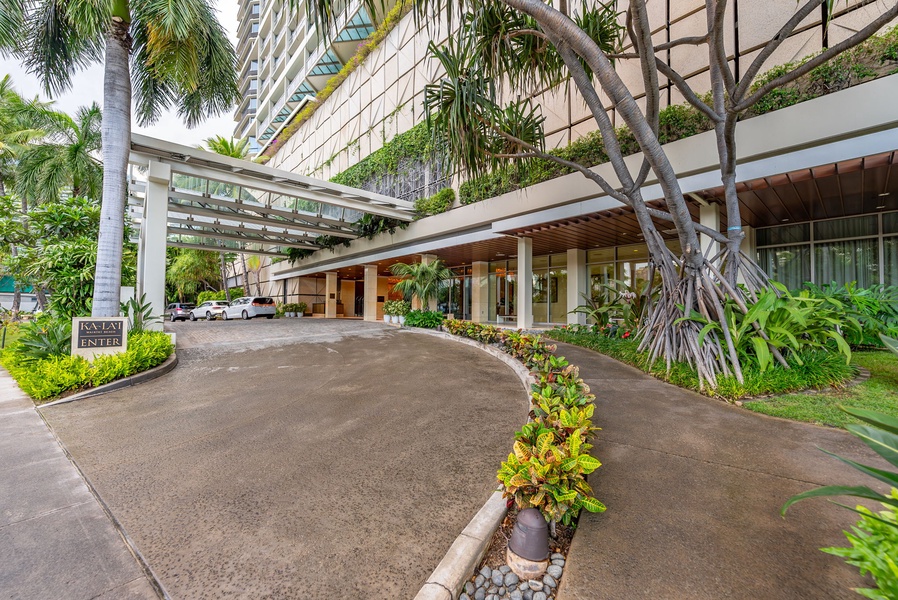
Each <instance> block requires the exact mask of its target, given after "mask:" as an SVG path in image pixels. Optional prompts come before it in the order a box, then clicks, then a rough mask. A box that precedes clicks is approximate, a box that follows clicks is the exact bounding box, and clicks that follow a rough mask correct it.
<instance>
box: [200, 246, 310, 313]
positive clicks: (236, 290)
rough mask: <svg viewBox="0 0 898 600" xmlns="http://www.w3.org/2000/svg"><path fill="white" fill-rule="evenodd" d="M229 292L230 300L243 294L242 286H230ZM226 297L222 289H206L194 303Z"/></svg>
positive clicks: (225, 298)
mask: <svg viewBox="0 0 898 600" xmlns="http://www.w3.org/2000/svg"><path fill="white" fill-rule="evenodd" d="M292 249H293V248H291V250H292ZM230 292H231V300H233V299H234V298H240V297H242V296H243V288H242V287H232V288H231V289H230ZM227 299H228V297H227V294H226V293H225V291H224V290H219V291H217V292H212V291H209V290H206V291H204V292H200V293H199V294H198V295H197V297H196V303H197V304H202V303H203V302H206V301H208V300H227Z"/></svg>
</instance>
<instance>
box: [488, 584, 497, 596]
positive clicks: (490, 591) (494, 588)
mask: <svg viewBox="0 0 898 600" xmlns="http://www.w3.org/2000/svg"><path fill="white" fill-rule="evenodd" d="M498 591H499V586H498V585H491V586H490V587H489V588H487V590H486V593H487V594H495V593H496V592H498Z"/></svg>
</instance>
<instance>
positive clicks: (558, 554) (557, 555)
mask: <svg viewBox="0 0 898 600" xmlns="http://www.w3.org/2000/svg"><path fill="white" fill-rule="evenodd" d="M549 558H551V559H552V560H559V559H561V560H564V554H562V553H561V552H553V553H552V556H550V557H549Z"/></svg>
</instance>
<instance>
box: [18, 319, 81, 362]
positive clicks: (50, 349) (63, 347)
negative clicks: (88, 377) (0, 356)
mask: <svg viewBox="0 0 898 600" xmlns="http://www.w3.org/2000/svg"><path fill="white" fill-rule="evenodd" d="M71 349H72V323H71V321H67V320H58V321H57V320H54V319H52V318H41V319H38V320H36V321H32V322H31V323H28V324H27V325H24V326H23V327H22V335H21V336H20V337H19V341H18V345H17V350H16V352H18V353H19V354H20V355H21V356H22V359H23V360H24V361H25V362H34V361H39V360H44V359H46V358H50V357H53V356H66V355H68V354H69V352H71Z"/></svg>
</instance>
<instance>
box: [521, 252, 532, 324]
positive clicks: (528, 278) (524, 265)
mask: <svg viewBox="0 0 898 600" xmlns="http://www.w3.org/2000/svg"><path fill="white" fill-rule="evenodd" d="M517 283H518V298H517V300H518V302H517V304H518V329H530V328H531V327H533V240H532V239H530V238H525V237H521V238H518V281H517Z"/></svg>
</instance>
